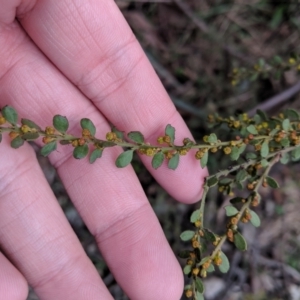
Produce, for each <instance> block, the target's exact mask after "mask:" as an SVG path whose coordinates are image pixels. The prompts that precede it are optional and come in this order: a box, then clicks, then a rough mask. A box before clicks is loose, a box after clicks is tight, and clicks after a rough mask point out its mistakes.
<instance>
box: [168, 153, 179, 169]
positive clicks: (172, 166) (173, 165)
mask: <svg viewBox="0 0 300 300" xmlns="http://www.w3.org/2000/svg"><path fill="white" fill-rule="evenodd" d="M178 164H179V153H175V154H174V155H173V156H172V157H171V158H170V160H169V162H168V168H169V169H171V170H175V169H176V168H177V167H178Z"/></svg>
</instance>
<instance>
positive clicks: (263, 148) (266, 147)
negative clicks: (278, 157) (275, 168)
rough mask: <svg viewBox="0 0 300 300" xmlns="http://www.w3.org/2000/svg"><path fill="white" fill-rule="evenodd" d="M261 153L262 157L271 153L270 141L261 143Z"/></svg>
mask: <svg viewBox="0 0 300 300" xmlns="http://www.w3.org/2000/svg"><path fill="white" fill-rule="evenodd" d="M260 155H261V156H262V157H267V156H268V155H269V143H268V141H264V142H263V143H262V145H261V149H260Z"/></svg>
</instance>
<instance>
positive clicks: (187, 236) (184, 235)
mask: <svg viewBox="0 0 300 300" xmlns="http://www.w3.org/2000/svg"><path fill="white" fill-rule="evenodd" d="M194 235H195V232H194V231H192V230H186V231H183V232H182V233H181V235H180V238H181V240H182V241H184V242H186V241H190V240H191V239H192V238H193V237H194Z"/></svg>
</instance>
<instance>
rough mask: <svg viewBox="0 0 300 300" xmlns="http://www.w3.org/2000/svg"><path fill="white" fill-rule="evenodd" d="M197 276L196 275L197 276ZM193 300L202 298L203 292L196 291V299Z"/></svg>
mask: <svg viewBox="0 0 300 300" xmlns="http://www.w3.org/2000/svg"><path fill="white" fill-rule="evenodd" d="M197 278H198V277H197ZM195 300H204V296H203V294H201V293H200V292H198V291H197V292H196V299H195Z"/></svg>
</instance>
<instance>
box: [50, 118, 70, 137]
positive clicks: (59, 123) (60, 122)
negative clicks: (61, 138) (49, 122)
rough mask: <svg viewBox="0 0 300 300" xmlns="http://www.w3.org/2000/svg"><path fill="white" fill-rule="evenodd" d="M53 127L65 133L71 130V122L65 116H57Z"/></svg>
mask: <svg viewBox="0 0 300 300" xmlns="http://www.w3.org/2000/svg"><path fill="white" fill-rule="evenodd" d="M53 126H54V128H55V129H56V130H57V131H59V132H61V133H65V132H66V131H67V130H68V128H69V121H68V119H67V118H66V117H64V116H61V115H55V116H54V117H53Z"/></svg>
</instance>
